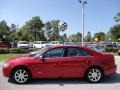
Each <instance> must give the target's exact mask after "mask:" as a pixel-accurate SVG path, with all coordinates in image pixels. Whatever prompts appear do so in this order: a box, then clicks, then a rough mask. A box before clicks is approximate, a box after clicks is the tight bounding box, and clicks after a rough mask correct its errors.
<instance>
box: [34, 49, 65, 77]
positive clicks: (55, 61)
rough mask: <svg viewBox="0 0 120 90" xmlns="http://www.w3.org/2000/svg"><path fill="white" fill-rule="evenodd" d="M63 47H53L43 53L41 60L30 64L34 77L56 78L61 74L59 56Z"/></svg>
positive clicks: (61, 55)
mask: <svg viewBox="0 0 120 90" xmlns="http://www.w3.org/2000/svg"><path fill="white" fill-rule="evenodd" d="M63 54H64V49H63V48H54V49H51V50H48V51H46V52H45V53H43V59H42V60H40V59H39V60H36V61H37V62H36V63H34V64H32V68H33V69H34V70H33V71H34V72H35V73H36V74H35V73H34V75H35V77H39V78H41V77H42V78H46V77H47V78H56V77H60V76H61V75H62V67H61V66H60V62H59V61H60V58H62V57H63Z"/></svg>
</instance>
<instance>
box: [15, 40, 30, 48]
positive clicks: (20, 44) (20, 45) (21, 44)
mask: <svg viewBox="0 0 120 90" xmlns="http://www.w3.org/2000/svg"><path fill="white" fill-rule="evenodd" d="M17 47H18V48H29V43H28V42H27V41H19V42H18V43H17Z"/></svg>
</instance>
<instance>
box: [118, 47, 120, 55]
mask: <svg viewBox="0 0 120 90" xmlns="http://www.w3.org/2000/svg"><path fill="white" fill-rule="evenodd" d="M118 55H120V47H118Z"/></svg>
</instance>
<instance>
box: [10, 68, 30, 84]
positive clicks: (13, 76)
mask: <svg viewBox="0 0 120 90" xmlns="http://www.w3.org/2000/svg"><path fill="white" fill-rule="evenodd" d="M20 69H23V70H25V71H26V72H27V73H28V79H27V81H26V82H24V83H19V82H17V81H16V80H15V73H16V71H17V70H20ZM12 80H13V81H14V82H15V83H17V84H25V83H29V82H30V81H31V74H30V72H29V71H28V70H27V69H25V68H16V69H15V70H14V71H13V73H12Z"/></svg>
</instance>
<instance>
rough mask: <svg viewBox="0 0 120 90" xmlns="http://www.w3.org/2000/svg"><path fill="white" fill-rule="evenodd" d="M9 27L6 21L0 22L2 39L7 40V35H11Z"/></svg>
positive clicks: (0, 37)
mask: <svg viewBox="0 0 120 90" xmlns="http://www.w3.org/2000/svg"><path fill="white" fill-rule="evenodd" d="M9 30H10V28H9V26H8V25H7V22H6V21H4V20H3V21H1V22H0V39H7V35H8V34H9Z"/></svg>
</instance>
